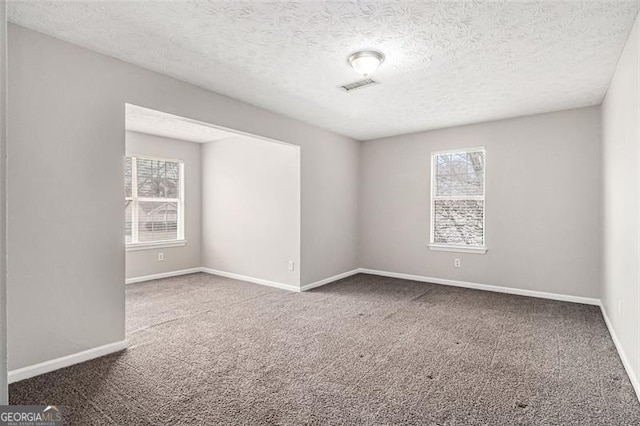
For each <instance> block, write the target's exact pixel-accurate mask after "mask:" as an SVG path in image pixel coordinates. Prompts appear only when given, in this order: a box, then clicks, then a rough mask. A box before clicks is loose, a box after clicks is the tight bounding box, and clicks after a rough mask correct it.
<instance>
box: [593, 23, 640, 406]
mask: <svg viewBox="0 0 640 426" xmlns="http://www.w3.org/2000/svg"><path fill="white" fill-rule="evenodd" d="M639 22H640V20H639V19H636V23H635V26H634V27H633V30H632V32H631V35H630V36H629V40H628V41H627V45H626V47H625V48H624V52H623V54H622V57H621V58H620V61H619V63H618V66H617V69H616V72H615V75H614V77H613V79H612V80H611V84H610V86H609V90H608V92H607V95H606V97H605V99H604V102H603V104H602V158H603V173H602V176H603V232H604V234H603V250H602V255H603V256H602V263H603V274H602V289H601V298H602V302H603V306H604V309H605V311H606V312H607V316H608V317H609V319H610V321H611V325H612V327H613V329H614V332H615V334H616V335H617V337H618V340H619V342H620V345H621V346H622V352H623V353H624V354H625V355H626V358H627V359H628V361H629V364H628V365H629V366H630V368H631V369H632V372H631V374H630V375H631V376H632V380H635V385H636V392H638V393H639V395H640V387H638V378H639V377H640V289H639V286H640V276H639V273H638V270H639V268H640V250H639V245H640V242H639V241H638V238H639V235H640V234H639V232H640V223H639V222H640V205H639V202H640V181H639V179H640V168H639V166H638V164H639V162H640V128H639V126H640V28H639V26H640V23H639ZM619 308H620V311H619V310H618V309H619Z"/></svg>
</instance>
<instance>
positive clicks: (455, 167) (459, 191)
mask: <svg viewBox="0 0 640 426" xmlns="http://www.w3.org/2000/svg"><path fill="white" fill-rule="evenodd" d="M435 168H436V170H435V178H436V187H435V189H436V190H435V195H436V196H465V195H467V196H482V195H483V194H484V183H483V182H484V152H459V153H452V154H438V155H436V156H435Z"/></svg>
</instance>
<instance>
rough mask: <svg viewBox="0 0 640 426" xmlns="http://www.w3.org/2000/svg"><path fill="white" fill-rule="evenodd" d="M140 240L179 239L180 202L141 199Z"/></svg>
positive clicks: (139, 210) (139, 215) (142, 241)
mask: <svg viewBox="0 0 640 426" xmlns="http://www.w3.org/2000/svg"><path fill="white" fill-rule="evenodd" d="M138 204H139V208H138V242H141V243H144V242H149V241H167V240H177V239H178V203H163V202H157V201H140V202H139V203H138Z"/></svg>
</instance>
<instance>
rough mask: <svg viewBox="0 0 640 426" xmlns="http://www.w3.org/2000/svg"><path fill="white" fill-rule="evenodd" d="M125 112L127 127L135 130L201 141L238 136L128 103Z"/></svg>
mask: <svg viewBox="0 0 640 426" xmlns="http://www.w3.org/2000/svg"><path fill="white" fill-rule="evenodd" d="M125 113H126V128H127V130H131V131H134V132H140V133H148V134H151V135H156V136H163V137H165V138H173V139H181V140H185V141H191V142H199V143H205V142H212V141H215V140H218V139H225V138H229V137H235V136H237V134H236V133H230V132H226V131H224V130H219V129H216V128H215V127H210V126H207V125H204V124H202V123H200V122H196V121H193V120H189V119H187V118H184V117H179V116H177V115H173V114H167V113H166V112H160V111H156V110H153V109H148V108H143V107H140V106H137V105H131V104H127V105H126V110H125Z"/></svg>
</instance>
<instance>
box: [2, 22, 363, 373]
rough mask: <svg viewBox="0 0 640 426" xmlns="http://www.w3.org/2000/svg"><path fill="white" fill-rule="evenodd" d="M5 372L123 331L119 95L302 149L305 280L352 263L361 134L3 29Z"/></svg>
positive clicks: (354, 258)
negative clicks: (5, 48)
mask: <svg viewBox="0 0 640 426" xmlns="http://www.w3.org/2000/svg"><path fill="white" fill-rule="evenodd" d="M8 42H9V45H8V49H9V62H8V66H9V80H8V88H9V92H10V93H11V97H10V99H9V107H8V114H9V120H10V122H11V126H9V139H8V140H9V147H8V148H9V152H10V155H11V160H10V162H9V168H8V175H9V182H10V184H9V188H8V199H9V208H8V220H9V222H10V223H11V227H10V228H9V230H8V262H9V268H8V269H9V275H8V280H7V287H8V301H9V312H8V315H9V317H8V324H9V335H8V340H9V354H8V358H9V369H10V370H14V369H17V368H21V367H26V366H30V365H33V364H36V363H41V362H45V361H49V360H52V359H55V358H58V357H63V356H67V355H71V354H74V353H77V352H80V351H84V350H88V349H92V348H95V347H98V346H102V345H106V344H109V343H115V342H118V341H121V340H123V339H124V338H125V334H124V320H125V312H124V309H125V304H124V282H125V247H124V239H123V238H122V235H123V232H124V231H123V230H124V211H123V208H122V206H123V204H122V199H123V196H124V188H123V180H122V176H123V157H124V154H125V130H124V129H125V103H131V104H135V105H140V106H143V107H147V108H151V109H155V110H158V111H163V112H167V113H170V114H175V115H179V116H183V117H188V118H191V119H194V120H199V121H203V122H206V123H213V124H216V125H219V126H224V127H227V128H229V129H236V130H239V131H242V132H246V133H250V134H254V135H260V136H264V137H267V138H271V139H275V140H279V141H282V142H286V143H291V144H294V145H298V146H300V149H301V152H300V155H301V160H300V161H301V191H302V199H301V212H302V213H301V230H302V231H301V234H302V239H301V265H300V267H301V281H302V284H305V283H310V282H314V281H317V280H321V279H324V278H327V277H330V276H333V275H336V274H339V273H342V272H346V271H349V270H353V269H355V268H357V267H358V264H357V258H358V257H357V204H358V203H357V186H358V182H357V173H358V172H357V170H358V144H359V143H358V142H357V141H355V140H353V139H350V138H347V137H343V136H339V135H336V134H334V133H331V132H328V131H325V130H322V129H320V128H317V127H314V126H311V125H309V124H305V123H303V122H300V121H297V120H294V119H290V118H287V117H284V116H282V115H279V114H275V113H272V112H269V111H267V110H264V109H261V108H259V107H256V106H252V105H249V104H246V103H243V102H240V101H238V100H234V99H231V98H228V97H225V96H222V95H219V94H216V93H213V92H210V91H207V90H204V89H202V88H199V87H196V86H193V85H190V84H187V83H184V82H181V81H179V80H176V79H173V78H170V77H167V76H164V75H161V74H157V73H154V72H151V71H148V70H145V69H143V68H140V67H137V66H134V65H132V64H128V63H126V62H122V61H119V60H117V59H114V58H111V57H108V56H105V55H102V54H99V53H97V52H93V51H91V50H88V49H85V48H82V47H79V46H76V45H73V44H70V43H67V42H64V41H61V40H58V39H55V38H53V37H49V36H46V35H44V34H41V33H38V32H35V31H31V30H28V29H25V28H22V27H19V26H16V25H13V24H10V25H9V34H8Z"/></svg>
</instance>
